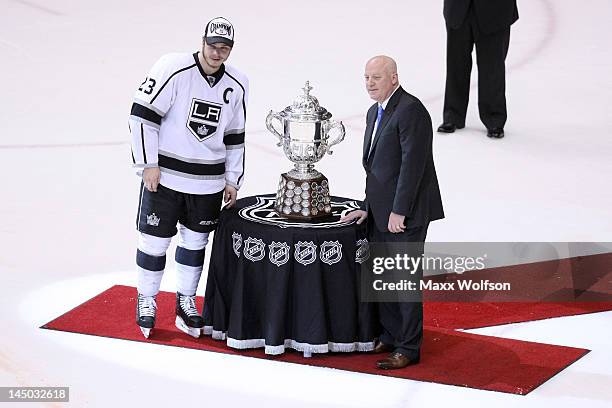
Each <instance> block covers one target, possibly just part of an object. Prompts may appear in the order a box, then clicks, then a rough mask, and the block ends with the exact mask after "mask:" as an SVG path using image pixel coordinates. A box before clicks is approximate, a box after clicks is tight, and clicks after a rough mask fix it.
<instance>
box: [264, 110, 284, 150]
mask: <svg viewBox="0 0 612 408" xmlns="http://www.w3.org/2000/svg"><path fill="white" fill-rule="evenodd" d="M274 119H276V120H277V121H278V122H280V124H281V126H282V124H283V120H282V119H281V117H280V115H279V114H278V113H275V112H273V111H270V113H268V116H267V117H266V127H267V128H268V130H269V131H270V132H271V133H272V134H273V135H274V136H276V137H277V138H278V143H277V144H276V145H277V146H282V145H283V135H282V134H280V133H279V132H278V130H276V128H275V127H274V125H273V124H272V121H273V120H274Z"/></svg>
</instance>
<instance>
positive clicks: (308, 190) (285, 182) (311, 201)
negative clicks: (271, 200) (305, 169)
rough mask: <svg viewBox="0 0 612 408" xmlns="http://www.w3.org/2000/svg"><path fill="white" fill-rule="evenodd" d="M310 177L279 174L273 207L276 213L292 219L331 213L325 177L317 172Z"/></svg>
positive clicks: (325, 215) (312, 217)
mask: <svg viewBox="0 0 612 408" xmlns="http://www.w3.org/2000/svg"><path fill="white" fill-rule="evenodd" d="M317 174H318V175H315V176H314V177H311V178H304V176H301V177H299V178H298V177H294V176H293V175H292V174H291V172H289V173H283V174H281V178H280V182H279V183H278V191H277V193H276V202H275V205H274V209H275V210H276V212H277V213H278V215H280V216H282V217H285V218H289V219H293V220H304V221H308V220H314V219H319V218H325V217H329V216H330V215H331V199H330V196H329V181H328V180H327V177H325V176H324V175H322V174H321V173H319V172H317Z"/></svg>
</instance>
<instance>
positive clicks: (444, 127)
mask: <svg viewBox="0 0 612 408" xmlns="http://www.w3.org/2000/svg"><path fill="white" fill-rule="evenodd" d="M464 127H465V126H457V125H455V124H454V123H451V122H444V123H442V124H441V125H440V126H438V132H440V133H453V132H454V131H455V130H457V129H463V128H464Z"/></svg>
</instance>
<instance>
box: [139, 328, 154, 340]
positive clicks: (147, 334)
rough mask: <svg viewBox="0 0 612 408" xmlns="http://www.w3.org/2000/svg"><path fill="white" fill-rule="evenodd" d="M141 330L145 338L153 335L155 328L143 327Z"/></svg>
mask: <svg viewBox="0 0 612 408" xmlns="http://www.w3.org/2000/svg"><path fill="white" fill-rule="evenodd" d="M140 331H141V332H142V334H143V335H144V336H145V338H147V339H148V338H149V336H150V335H151V333H152V332H153V329H147V328H146V327H141V328H140Z"/></svg>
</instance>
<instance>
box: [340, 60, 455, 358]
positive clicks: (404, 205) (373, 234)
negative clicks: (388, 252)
mask: <svg viewBox="0 0 612 408" xmlns="http://www.w3.org/2000/svg"><path fill="white" fill-rule="evenodd" d="M365 82H366V89H367V91H368V94H369V95H370V98H372V99H374V100H375V101H376V103H375V104H374V105H372V106H371V107H370V109H369V110H368V113H367V118H366V120H367V126H366V131H365V139H364V145H363V166H364V168H365V171H366V176H367V178H366V198H365V200H364V205H363V209H361V210H357V211H353V212H352V213H350V214H349V215H348V216H346V217H345V219H346V220H352V219H357V223H361V222H363V221H364V220H366V219H367V220H368V237H369V240H370V242H372V243H386V244H388V246H393V243H395V244H397V243H406V242H415V243H420V244H421V246H422V245H423V242H424V241H425V237H426V235H427V228H428V226H429V222H430V221H433V220H437V219H440V218H444V212H443V209H442V200H441V198H440V190H439V188H438V178H437V176H436V170H435V167H434V161H433V155H432V126H431V118H430V116H429V113H428V112H427V110H426V109H425V107H424V106H423V104H422V103H421V102H420V101H419V100H418V99H417V98H416V97H414V96H412V95H410V94H409V93H407V92H406V91H404V89H403V88H402V87H401V86H400V85H399V80H398V75H397V65H396V63H395V61H393V59H391V58H389V57H386V56H377V57H374V58H372V59H370V60H369V61H368V63H367V64H366V69H365ZM418 273H420V275H419V276H422V273H423V272H422V269H421V270H420V271H419V272H418ZM379 316H380V323H381V326H382V328H383V331H382V334H381V336H380V337H379V342H378V344H377V345H376V348H375V352H391V354H389V356H388V357H387V358H385V359H383V360H380V361H378V362H377V366H378V367H379V368H383V369H394V368H402V367H406V366H407V365H410V364H415V363H418V361H419V357H420V347H421V342H422V337H423V308H422V303H421V302H392V303H383V302H381V303H379Z"/></svg>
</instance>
